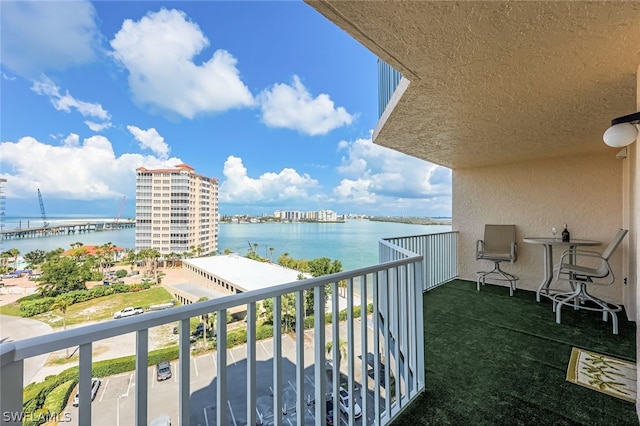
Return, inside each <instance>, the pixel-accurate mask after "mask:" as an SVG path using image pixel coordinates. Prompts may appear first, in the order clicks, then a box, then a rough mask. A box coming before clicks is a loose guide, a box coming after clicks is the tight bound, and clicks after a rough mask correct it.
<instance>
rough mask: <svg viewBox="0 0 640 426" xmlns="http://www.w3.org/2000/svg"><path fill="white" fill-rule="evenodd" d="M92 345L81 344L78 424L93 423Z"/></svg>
mask: <svg viewBox="0 0 640 426" xmlns="http://www.w3.org/2000/svg"><path fill="white" fill-rule="evenodd" d="M91 348H92V345H91V343H85V344H84V345H80V360H79V364H80V372H79V377H78V394H79V399H78V424H81V425H90V424H91V376H92V373H91V364H92V359H91V357H92V353H91Z"/></svg>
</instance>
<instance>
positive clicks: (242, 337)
mask: <svg viewBox="0 0 640 426" xmlns="http://www.w3.org/2000/svg"><path fill="white" fill-rule="evenodd" d="M243 343H247V330H246V329H240V330H234V331H231V332H229V333H228V334H227V347H228V348H232V347H234V346H238V345H241V344H243Z"/></svg>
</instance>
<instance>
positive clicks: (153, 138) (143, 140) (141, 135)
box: [127, 126, 170, 159]
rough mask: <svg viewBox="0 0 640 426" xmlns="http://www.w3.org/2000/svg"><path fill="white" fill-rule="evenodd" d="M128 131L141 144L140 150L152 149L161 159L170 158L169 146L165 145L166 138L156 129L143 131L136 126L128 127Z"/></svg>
mask: <svg viewBox="0 0 640 426" xmlns="http://www.w3.org/2000/svg"><path fill="white" fill-rule="evenodd" d="M127 129H128V130H129V132H131V134H132V135H133V136H134V137H135V138H136V140H137V141H138V142H139V145H140V148H142V149H150V150H151V151H152V152H153V153H154V154H156V155H157V156H159V157H160V158H161V159H166V158H167V157H168V156H169V151H170V150H169V145H167V144H166V143H165V141H164V138H163V137H162V136H160V134H159V133H158V131H157V130H156V129H154V128H151V129H148V130H142V129H140V128H139V127H136V126H127Z"/></svg>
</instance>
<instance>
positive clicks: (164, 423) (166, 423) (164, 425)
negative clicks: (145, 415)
mask: <svg viewBox="0 0 640 426" xmlns="http://www.w3.org/2000/svg"><path fill="white" fill-rule="evenodd" d="M149 426H171V417H169V416H166V415H165V416H160V417H156V418H155V419H153V420H151V421H150V422H149Z"/></svg>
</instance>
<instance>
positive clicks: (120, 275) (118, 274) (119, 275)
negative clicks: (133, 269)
mask: <svg viewBox="0 0 640 426" xmlns="http://www.w3.org/2000/svg"><path fill="white" fill-rule="evenodd" d="M126 276H127V270H126V269H118V270H117V271H116V277H117V278H124V277H126Z"/></svg>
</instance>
